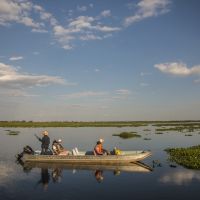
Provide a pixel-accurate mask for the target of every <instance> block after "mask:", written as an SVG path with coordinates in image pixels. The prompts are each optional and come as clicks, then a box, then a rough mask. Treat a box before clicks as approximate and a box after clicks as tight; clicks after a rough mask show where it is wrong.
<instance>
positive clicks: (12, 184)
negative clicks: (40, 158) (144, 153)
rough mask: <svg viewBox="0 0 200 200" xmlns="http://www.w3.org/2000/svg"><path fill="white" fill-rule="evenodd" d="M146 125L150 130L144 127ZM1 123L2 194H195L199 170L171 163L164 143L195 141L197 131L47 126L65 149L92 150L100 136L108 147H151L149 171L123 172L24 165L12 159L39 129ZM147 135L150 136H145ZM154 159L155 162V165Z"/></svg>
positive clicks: (121, 196)
mask: <svg viewBox="0 0 200 200" xmlns="http://www.w3.org/2000/svg"><path fill="white" fill-rule="evenodd" d="M145 129H150V131H144V130H145ZM6 130H7V128H0V199H2V200H7V199H20V200H21V199H37V200H39V199H63V200H69V199H101V200H102V199H113V198H114V199H162V200H163V199H170V200H171V199H176V200H177V199H181V200H184V199H191V198H193V199H194V198H197V197H198V196H199V186H200V171H197V170H189V169H185V168H183V167H181V166H178V165H176V166H177V167H175V168H172V167H170V164H171V163H170V162H169V161H167V158H168V156H167V154H166V153H165V152H164V151H163V150H164V149H165V148H167V147H178V146H181V147H186V146H192V145H197V144H199V140H200V134H198V131H197V132H194V133H192V135H193V136H191V137H188V136H185V134H184V133H178V132H169V133H164V134H161V135H157V134H155V128H154V127H153V126H148V127H138V128H134V127H130V128H127V127H124V128H48V131H49V136H50V138H51V141H53V139H57V138H61V139H62V140H63V145H64V146H65V147H66V148H67V149H69V150H70V149H72V148H74V147H78V149H79V150H92V149H93V147H94V145H95V143H96V141H97V139H98V138H104V139H105V143H104V147H105V148H106V149H109V150H112V149H113V148H114V147H115V146H116V147H118V148H119V149H121V150H151V151H152V154H153V155H152V156H151V157H149V158H147V159H145V160H144V161H143V163H145V164H146V165H148V166H149V167H151V168H152V169H153V171H150V172H125V171H121V172H120V171H117V172H116V171H114V170H103V171H100V175H101V177H103V178H101V179H98V178H97V174H98V172H99V171H97V170H95V169H87V168H86V169H83V170H81V169H73V168H60V167H58V168H55V167H54V168H52V167H50V168H40V167H37V168H34V167H33V168H23V167H22V166H21V165H20V164H17V163H16V162H15V155H16V154H17V153H19V152H21V151H22V148H23V147H24V146H25V145H30V146H31V147H32V148H33V149H34V150H36V149H40V143H39V142H38V141H37V139H36V138H35V136H34V134H38V135H40V133H41V131H42V130H44V129H41V128H17V129H13V128H12V129H10V128H9V130H17V131H20V133H19V135H17V136H10V135H8V134H7V131H6ZM122 131H137V132H138V133H139V134H141V135H142V137H141V138H133V139H126V140H124V139H121V138H119V137H114V136H112V134H114V133H120V132H122ZM144 138H148V139H150V140H144ZM153 161H156V164H155V165H153Z"/></svg>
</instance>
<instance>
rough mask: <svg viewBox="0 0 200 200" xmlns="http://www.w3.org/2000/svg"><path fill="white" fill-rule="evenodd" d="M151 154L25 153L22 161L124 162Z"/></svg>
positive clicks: (139, 159) (137, 152) (126, 152)
mask: <svg viewBox="0 0 200 200" xmlns="http://www.w3.org/2000/svg"><path fill="white" fill-rule="evenodd" d="M150 155H151V152H150V151H122V152H121V154H120V155H101V156H96V155H89V153H88V152H79V153H78V155H67V156H63V155H62V156H61V155H37V154H34V155H31V154H24V155H23V157H22V161H23V162H24V163H25V162H38V163H68V164H70V163H71V164H90V165H91V164H99V165H100V164H122V163H131V162H137V161H141V160H143V159H145V158H147V157H149V156H150Z"/></svg>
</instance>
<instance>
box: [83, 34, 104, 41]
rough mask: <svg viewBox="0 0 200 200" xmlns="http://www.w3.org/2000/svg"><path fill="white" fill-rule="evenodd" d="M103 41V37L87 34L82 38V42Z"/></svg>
mask: <svg viewBox="0 0 200 200" xmlns="http://www.w3.org/2000/svg"><path fill="white" fill-rule="evenodd" d="M101 39H102V37H100V36H97V35H93V34H86V35H82V36H80V40H101Z"/></svg>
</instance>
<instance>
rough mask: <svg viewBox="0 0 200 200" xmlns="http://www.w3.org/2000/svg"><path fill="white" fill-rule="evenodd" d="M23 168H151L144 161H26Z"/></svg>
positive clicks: (130, 170)
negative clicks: (101, 162) (98, 162)
mask: <svg viewBox="0 0 200 200" xmlns="http://www.w3.org/2000/svg"><path fill="white" fill-rule="evenodd" d="M23 167H24V168H27V169H32V168H39V169H65V170H105V171H123V172H139V173H140V172H142V173H144V172H150V171H152V168H151V167H150V166H148V165H146V164H144V163H141V162H135V163H121V164H120V163H118V164H101V165H97V164H71V163H41V162H40V163H39V162H26V163H25V164H24V165H23Z"/></svg>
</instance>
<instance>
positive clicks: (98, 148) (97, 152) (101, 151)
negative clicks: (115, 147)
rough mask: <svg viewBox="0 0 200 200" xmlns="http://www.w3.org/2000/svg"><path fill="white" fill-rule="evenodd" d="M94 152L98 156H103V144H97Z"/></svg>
mask: <svg viewBox="0 0 200 200" xmlns="http://www.w3.org/2000/svg"><path fill="white" fill-rule="evenodd" d="M94 151H95V152H96V154H97V155H98V154H99V155H101V154H103V148H102V144H97V145H96V146H95V148H94Z"/></svg>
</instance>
